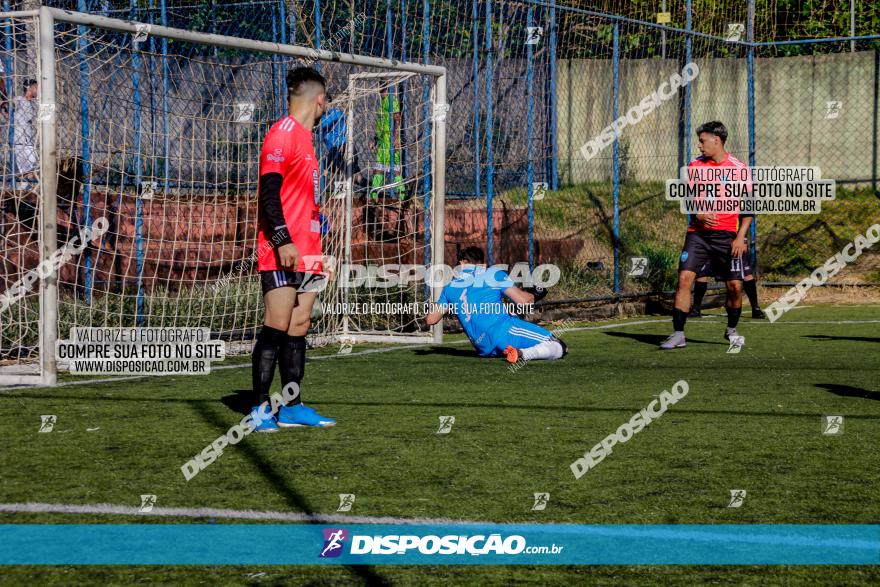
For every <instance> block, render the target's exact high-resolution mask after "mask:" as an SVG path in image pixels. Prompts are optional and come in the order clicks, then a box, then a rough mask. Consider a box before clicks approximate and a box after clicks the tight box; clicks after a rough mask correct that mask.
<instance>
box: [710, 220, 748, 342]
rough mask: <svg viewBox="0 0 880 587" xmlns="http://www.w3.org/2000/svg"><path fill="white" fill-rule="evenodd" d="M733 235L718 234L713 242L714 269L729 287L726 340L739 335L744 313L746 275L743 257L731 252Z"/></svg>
mask: <svg viewBox="0 0 880 587" xmlns="http://www.w3.org/2000/svg"><path fill="white" fill-rule="evenodd" d="M733 236H734V235H731V236H730V238H727V237H725V236H724V235H718V236H717V237H716V238H715V239H714V240H713V242H712V269H713V270H714V273H715V275H721V276H722V277H723V279H724V283H725V286H726V287H727V300H726V301H725V302H724V308H725V309H726V310H727V329H726V330H725V331H724V338H725V339H726V340H730V337H731V336H736V335H737V333H736V325H737V324H738V323H739V317H740V314H742V292H743V286H742V283H743V278H744V277H745V274H744V270H743V259H742V257H734V256H733V255H731V252H730V247H731V245H732V244H733Z"/></svg>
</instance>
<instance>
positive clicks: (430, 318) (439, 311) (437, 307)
mask: <svg viewBox="0 0 880 587" xmlns="http://www.w3.org/2000/svg"><path fill="white" fill-rule="evenodd" d="M432 308H434V309H433V310H432V311H430V312H428V313H427V314H426V315H425V324H427V325H428V326H434V325H435V324H437V323H438V322H440V321H441V320H443V316H444V315H446V314H447V313H448V312H449V298H447V297H446V290H445V289H443V290H442V291H441V292H440V296H439V297H438V298H437V301H436V302H435V303H434V304H433V305H432Z"/></svg>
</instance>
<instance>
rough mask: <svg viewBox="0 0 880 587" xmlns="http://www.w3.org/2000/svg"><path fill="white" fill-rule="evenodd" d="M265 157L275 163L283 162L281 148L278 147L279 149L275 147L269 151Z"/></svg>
mask: <svg viewBox="0 0 880 587" xmlns="http://www.w3.org/2000/svg"><path fill="white" fill-rule="evenodd" d="M266 159H268V160H269V161H274V162H275V163H283V162H284V155H283V154H282V152H281V149H280V148H279V149H275V150H274V151H272V152H271V153H269V154H268V155H266Z"/></svg>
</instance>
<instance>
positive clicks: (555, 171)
mask: <svg viewBox="0 0 880 587" xmlns="http://www.w3.org/2000/svg"><path fill="white" fill-rule="evenodd" d="M529 6H531V4H530V5H529ZM549 51H550V55H549V57H548V58H549V60H550V185H551V187H552V188H553V189H554V190H557V189H559V144H558V143H559V141H558V139H559V135H558V133H557V128H556V126H557V123H556V4H555V3H554V4H551V5H550V47H549ZM615 120H616V119H615Z"/></svg>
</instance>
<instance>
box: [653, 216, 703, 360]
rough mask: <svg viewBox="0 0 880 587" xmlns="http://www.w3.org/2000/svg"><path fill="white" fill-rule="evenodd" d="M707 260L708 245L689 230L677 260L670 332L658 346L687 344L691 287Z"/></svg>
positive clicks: (664, 348) (669, 346) (674, 346)
mask: <svg viewBox="0 0 880 587" xmlns="http://www.w3.org/2000/svg"><path fill="white" fill-rule="evenodd" d="M708 262H709V251H708V246H707V244H706V242H705V240H704V239H703V237H702V236H701V235H699V234H698V233H696V232H689V233H688V234H687V236H686V237H685V239H684V247H682V251H681V256H680V257H679V262H678V285H677V286H676V288H675V300H674V302H673V307H672V334H671V335H670V336H669V338H667V339H666V340H664V341H663V342H662V343H660V348H661V349H663V350H670V349H676V348H681V347H684V346H687V342H686V340H685V337H684V325H685V323H686V322H687V316H688V312H689V311H690V309H691V288H692V287H693V285H694V281H695V280H696V278H697V273H698V272H699V271H701V270H702V268H704V267H705V266H706V264H707V263H708Z"/></svg>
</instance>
